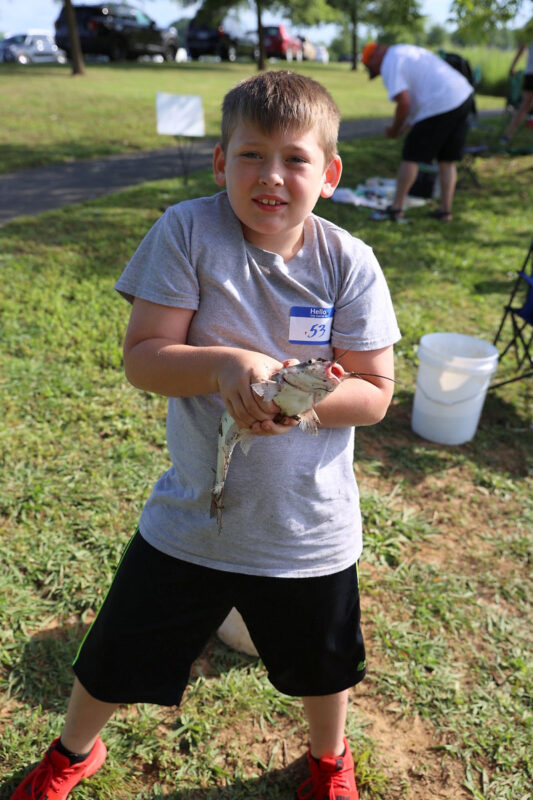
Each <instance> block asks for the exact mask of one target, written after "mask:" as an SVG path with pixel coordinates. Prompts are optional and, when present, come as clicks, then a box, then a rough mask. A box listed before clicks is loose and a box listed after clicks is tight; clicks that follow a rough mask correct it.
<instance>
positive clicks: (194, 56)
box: [189, 50, 198, 61]
mask: <svg viewBox="0 0 533 800" xmlns="http://www.w3.org/2000/svg"><path fill="white" fill-rule="evenodd" d="M189 55H190V57H191V59H192V60H193V61H198V53H197V52H196V50H189Z"/></svg>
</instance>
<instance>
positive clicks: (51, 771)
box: [11, 738, 107, 800]
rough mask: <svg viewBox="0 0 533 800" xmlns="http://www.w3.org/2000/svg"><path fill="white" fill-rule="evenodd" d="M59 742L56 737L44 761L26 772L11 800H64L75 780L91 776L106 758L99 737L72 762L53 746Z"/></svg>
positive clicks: (103, 746) (104, 748)
mask: <svg viewBox="0 0 533 800" xmlns="http://www.w3.org/2000/svg"><path fill="white" fill-rule="evenodd" d="M58 741H59V738H58V739H54V741H53V742H52V744H51V745H50V747H49V748H48V751H47V752H46V754H45V756H44V758H43V760H42V761H41V762H40V763H39V764H37V766H36V767H34V768H33V769H32V771H31V772H30V773H29V774H28V775H26V777H25V778H24V780H23V781H22V783H21V784H19V786H18V787H17V788H16V789H15V791H14V793H13V794H12V795H11V800H65V798H66V797H67V796H68V793H69V792H70V790H71V789H73V788H74V786H76V784H77V783H79V782H80V781H81V780H83V778H88V777H89V776H90V775H94V773H95V772H96V771H97V770H99V769H100V767H101V766H102V764H103V763H104V761H105V760H106V756H107V750H106V746H105V744H104V743H103V741H102V740H101V739H100V738H98V739H97V740H96V742H95V743H94V747H93V749H92V750H91V752H90V753H89V755H88V756H87V758H86V759H85V761H81V762H80V763H79V764H72V765H71V763H70V761H69V760H68V758H67V756H64V755H63V754H62V753H60V752H59V750H57V749H56V744H57V743H58Z"/></svg>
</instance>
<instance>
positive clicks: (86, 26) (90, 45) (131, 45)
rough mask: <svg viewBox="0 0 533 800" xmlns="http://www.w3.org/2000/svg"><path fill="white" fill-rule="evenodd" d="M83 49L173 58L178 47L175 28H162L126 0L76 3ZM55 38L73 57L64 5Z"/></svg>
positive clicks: (114, 57)
mask: <svg viewBox="0 0 533 800" xmlns="http://www.w3.org/2000/svg"><path fill="white" fill-rule="evenodd" d="M74 13H75V15H76V22H77V25H78V33H79V37H80V45H81V50H82V52H83V53H84V54H86V55H101V56H102V55H104V56H108V57H109V58H110V59H111V61H123V60H124V59H135V58H138V57H139V56H163V58H165V60H166V61H174V59H175V58H176V53H177V51H178V32H177V31H176V29H175V28H172V27H170V28H159V27H158V26H157V25H156V24H155V22H154V21H153V20H152V19H150V17H148V16H147V15H146V14H145V13H144V11H140V10H139V9H137V8H134V6H130V5H128V4H126V3H106V4H100V5H75V6H74ZM55 30H56V33H55V39H56V44H57V46H58V47H61V48H62V49H63V50H65V52H66V53H67V56H68V57H70V42H69V37H68V29H67V19H66V14H65V7H64V6H63V8H62V9H61V12H60V14H59V16H58V18H57V20H56V23H55Z"/></svg>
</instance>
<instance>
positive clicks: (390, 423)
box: [356, 382, 533, 485]
mask: <svg viewBox="0 0 533 800" xmlns="http://www.w3.org/2000/svg"><path fill="white" fill-rule="evenodd" d="M523 391H524V392H526V393H527V392H528V387H527V386H526V385H525V382H524V388H523ZM412 409H413V395H412V394H410V393H407V392H398V395H397V399H396V402H395V403H394V404H393V405H392V406H391V408H390V409H389V412H388V414H387V417H386V418H385V420H384V421H383V422H382V423H381V424H380V425H379V426H377V427H376V428H375V429H366V430H365V429H359V431H358V433H357V440H358V444H357V446H356V460H357V461H359V462H361V464H363V465H364V462H365V460H369V461H371V462H374V461H376V460H378V461H381V469H382V470H383V471H384V472H386V473H387V474H389V475H390V474H392V473H395V474H397V475H398V477H400V478H401V479H402V480H405V481H406V482H407V483H410V484H412V485H416V484H418V483H420V482H421V481H423V479H424V478H425V477H426V476H427V475H435V474H439V473H443V472H445V471H446V470H449V469H450V468H453V467H455V466H457V465H458V464H461V463H464V462H472V463H474V464H475V465H476V466H477V467H478V468H480V469H482V470H486V471H489V472H490V471H491V472H495V473H500V474H503V475H505V476H506V477H509V478H511V479H513V480H519V479H521V478H524V477H526V476H527V475H528V469H529V465H528V460H529V459H530V458H531V452H532V451H533V429H532V427H531V420H525V419H524V418H523V417H522V416H520V415H519V414H518V413H517V410H516V403H510V402H507V401H506V400H505V399H504V397H503V396H502V395H501V394H499V393H498V391H497V390H495V391H489V392H488V393H487V396H486V399H485V404H484V407H483V410H482V414H481V419H480V422H479V425H478V428H477V430H476V433H475V435H474V438H473V439H472V441H470V442H466V443H464V444H462V445H444V444H438V443H434V442H430V441H428V440H426V439H423V438H422V437H420V436H418V435H417V434H416V433H414V431H413V430H412V428H411V416H412Z"/></svg>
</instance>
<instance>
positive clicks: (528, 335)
mask: <svg viewBox="0 0 533 800" xmlns="http://www.w3.org/2000/svg"><path fill="white" fill-rule="evenodd" d="M528 262H529V272H528V271H527V269H528ZM523 291H525V297H524V298H523V300H524V302H523V305H517V304H516V303H517V302H519V300H518V298H519V296H521V295H522V293H523ZM508 318H510V321H511V329H512V337H511V339H510V341H509V342H508V343H507V344H506V345H505V348H504V349H503V350H502V352H501V353H500V354H499V360H500V361H501V360H502V359H503V357H504V356H505V355H506V354H507V353H508V352H509V351H510V350H512V351H513V352H514V355H515V360H516V371H517V374H516V375H515V377H514V378H510V379H509V380H505V381H501V382H500V383H496V384H493V385H492V386H491V387H490V388H491V389H495V388H496V387H497V386H504V385H505V384H507V383H514V381H519V380H522V378H529V377H532V376H533V238H532V239H531V244H530V245H529V250H528V252H527V255H526V258H525V261H524V263H523V265H522V268H521V269H520V270H519V271H518V273H517V278H516V281H515V284H514V286H513V289H512V291H511V296H510V298H509V303H508V304H507V305H506V306H505V311H504V314H503V317H502V321H501V322H500V327H499V328H498V333H497V334H496V337H495V339H494V344H495V345H496V343H497V342H498V341H499V340H500V338H501V337H502V334H503V329H504V326H505V323H506V322H507V319H508ZM528 326H529V327H528Z"/></svg>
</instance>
